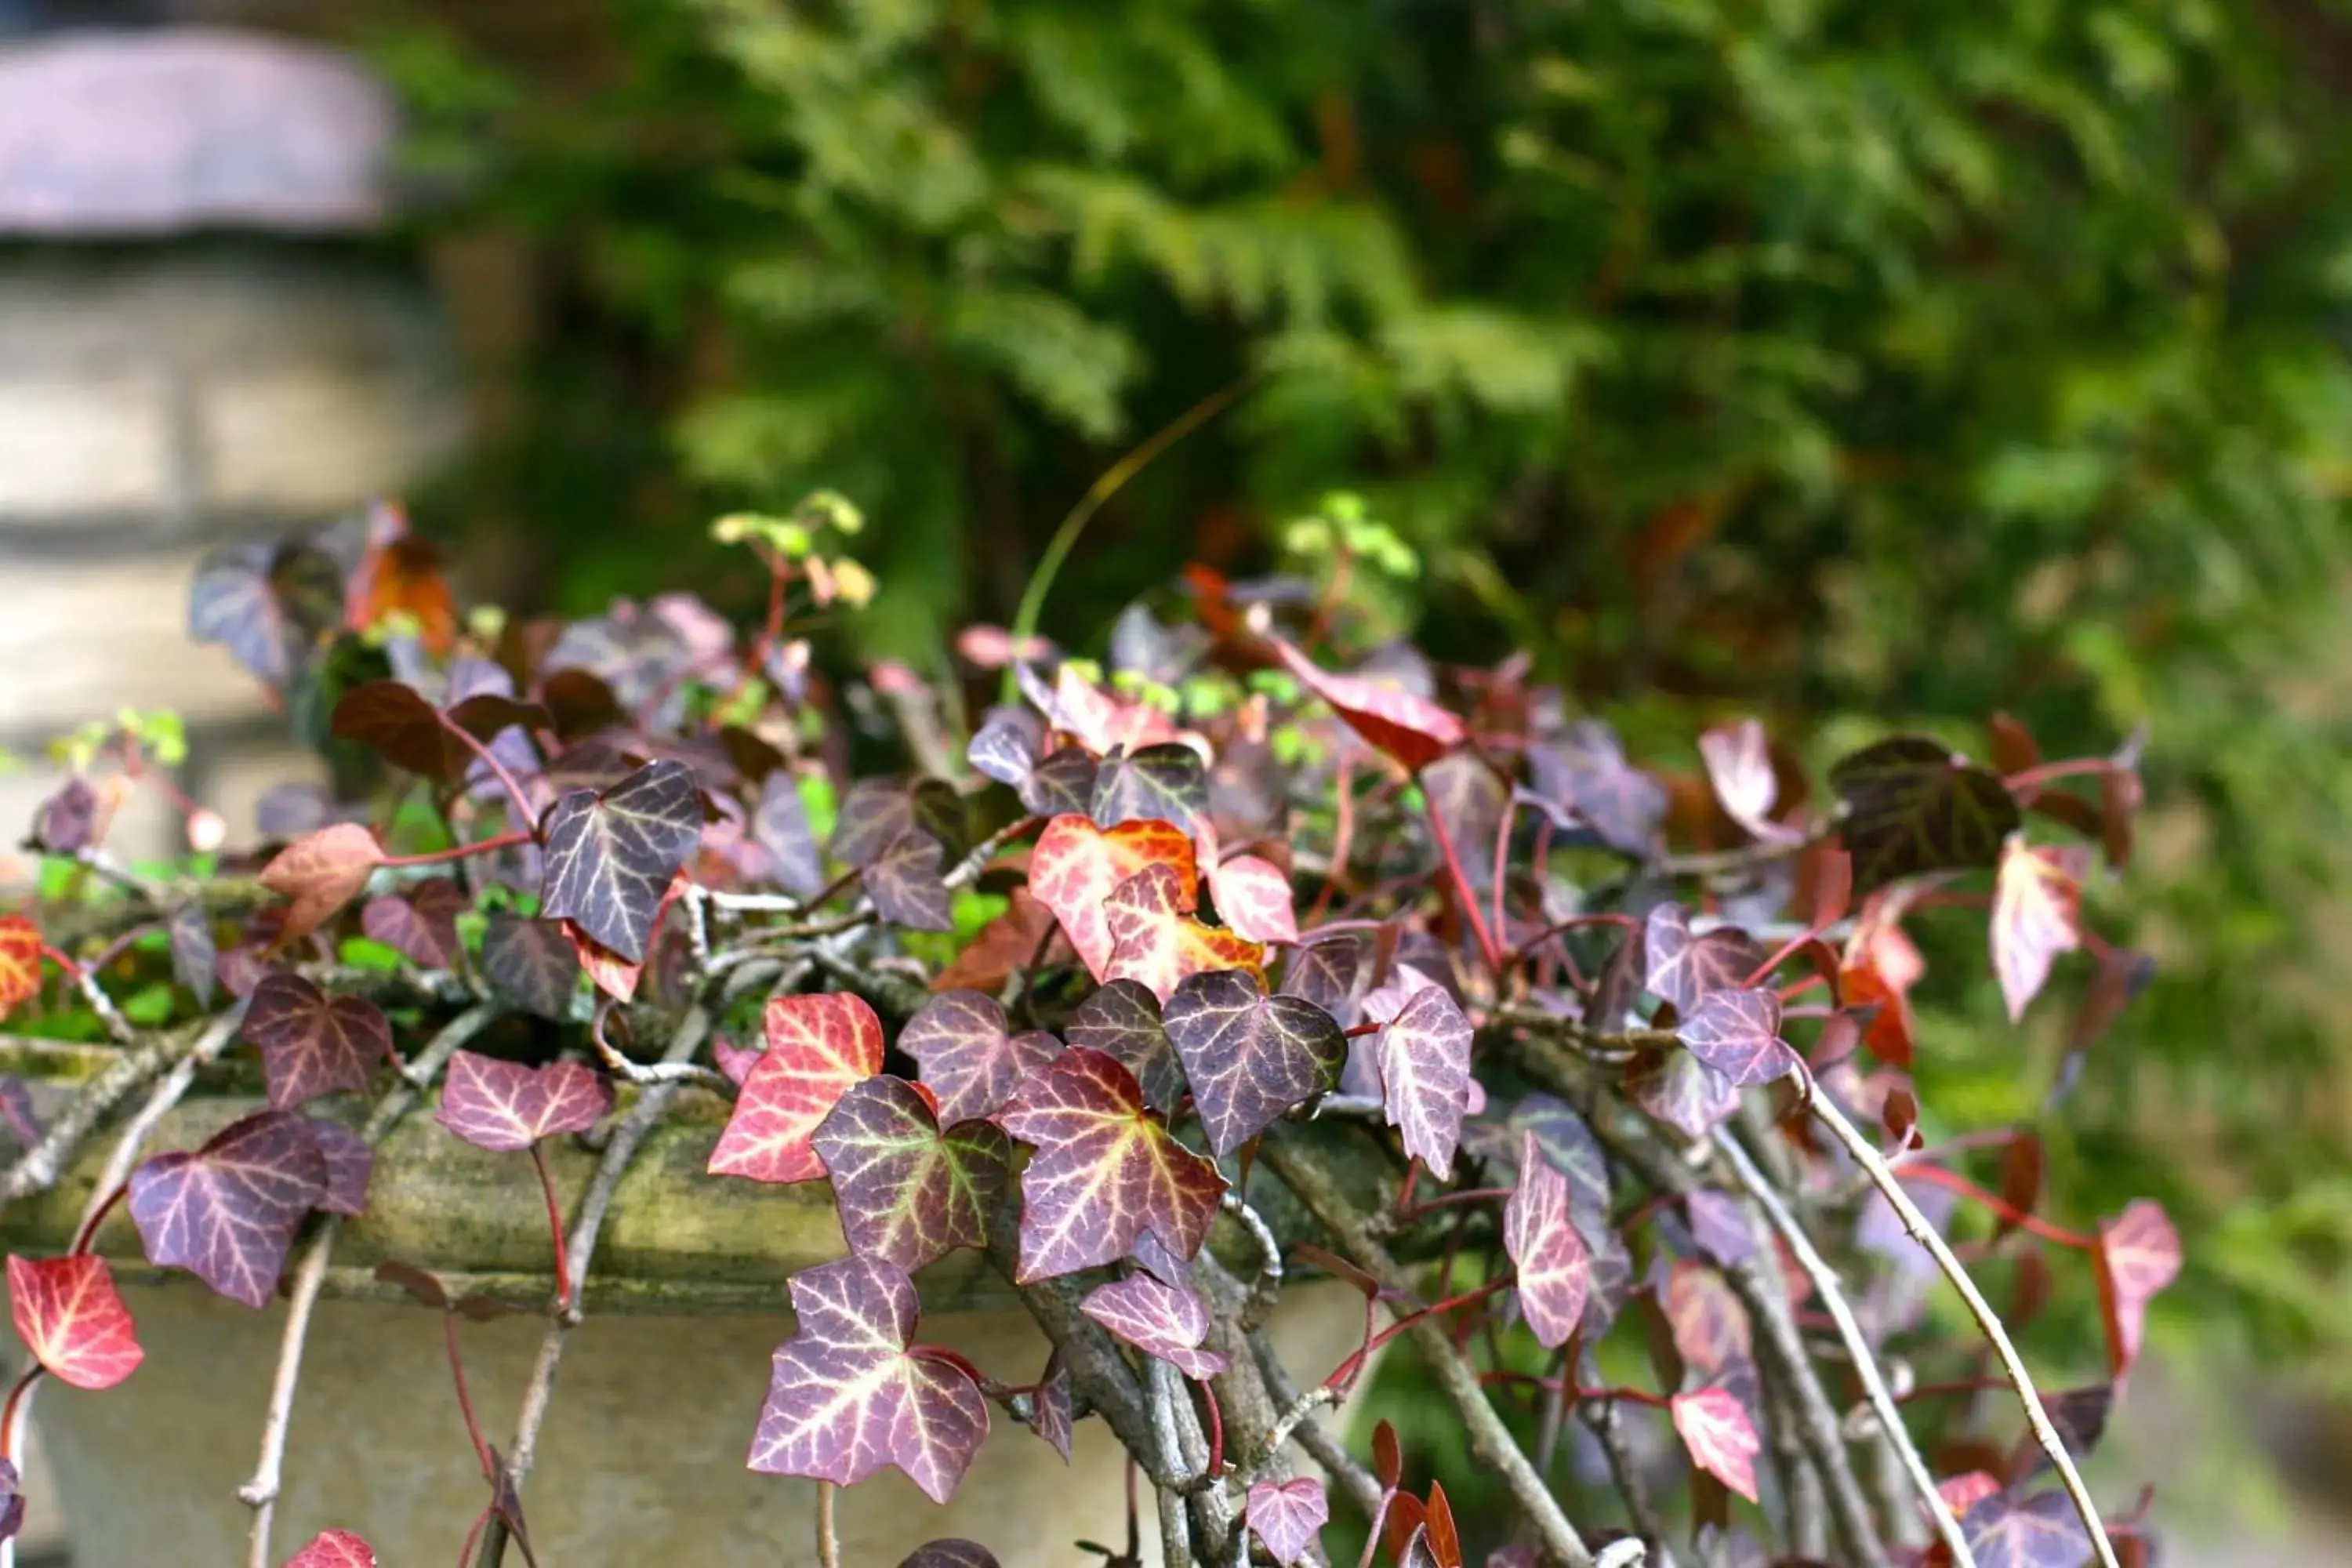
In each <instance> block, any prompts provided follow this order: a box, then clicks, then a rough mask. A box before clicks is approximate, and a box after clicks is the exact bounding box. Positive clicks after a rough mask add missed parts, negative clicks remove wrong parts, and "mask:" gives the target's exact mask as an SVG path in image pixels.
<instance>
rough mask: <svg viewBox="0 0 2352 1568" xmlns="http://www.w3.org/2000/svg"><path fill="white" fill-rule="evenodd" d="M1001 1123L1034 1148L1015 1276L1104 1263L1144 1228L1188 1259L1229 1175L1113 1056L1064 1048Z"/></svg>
mask: <svg viewBox="0 0 2352 1568" xmlns="http://www.w3.org/2000/svg"><path fill="white" fill-rule="evenodd" d="M997 1120H998V1121H999V1122H1000V1123H1001V1124H1002V1125H1003V1128H1004V1130H1005V1131H1008V1132H1010V1133H1012V1134H1013V1136H1014V1137H1015V1138H1018V1139H1020V1140H1021V1141H1022V1142H1025V1143H1027V1144H1029V1145H1030V1146H1031V1147H1032V1148H1034V1150H1035V1151H1036V1152H1035V1153H1034V1155H1033V1156H1032V1157H1031V1158H1030V1161H1029V1165H1028V1168H1027V1169H1026V1170H1024V1172H1023V1173H1022V1175H1021V1194H1022V1199H1023V1205H1022V1213H1021V1260H1020V1267H1019V1270H1018V1273H1019V1283H1021V1284H1024V1285H1026V1284H1031V1283H1034V1281H1036V1280H1039V1279H1052V1278H1053V1277H1055V1275H1060V1274H1072V1273H1076V1271H1077V1270H1079V1269H1081V1268H1097V1267H1098V1266H1100V1265H1102V1264H1105V1263H1108V1262H1110V1261H1111V1260H1113V1259H1114V1258H1119V1257H1122V1256H1124V1255H1125V1254H1126V1253H1127V1251H1128V1250H1129V1248H1130V1247H1133V1246H1134V1245H1135V1243H1136V1239H1137V1238H1138V1237H1140V1236H1141V1235H1142V1234H1143V1233H1144V1232H1145V1231H1146V1230H1150V1231H1152V1232H1155V1233H1157V1234H1158V1236H1159V1237H1160V1240H1161V1241H1163V1242H1165V1243H1167V1245H1168V1246H1169V1247H1170V1248H1171V1249H1172V1250H1173V1251H1175V1252H1176V1253H1178V1254H1179V1255H1181V1256H1182V1257H1185V1258H1190V1257H1192V1255H1193V1254H1195V1253H1197V1252H1199V1251H1200V1250H1201V1242H1202V1238H1204V1237H1206V1236H1207V1235H1208V1233H1209V1223H1210V1221H1212V1220H1213V1219H1214V1218H1215V1217H1216V1214H1217V1203H1218V1200H1219V1199H1220V1198H1221V1197H1222V1196H1223V1194H1224V1190H1225V1181H1224V1178H1223V1176H1221V1175H1219V1174H1218V1173H1217V1168H1216V1166H1215V1165H1213V1164H1212V1163H1210V1162H1208V1161H1207V1160H1204V1159H1202V1157H1201V1156H1200V1155H1198V1154H1195V1153H1193V1152H1192V1151H1191V1150H1190V1149H1187V1148H1185V1147H1184V1146H1183V1145H1182V1144H1181V1143H1179V1142H1176V1140H1175V1138H1174V1136H1173V1135H1171V1133H1170V1132H1169V1131H1168V1127H1167V1124H1166V1123H1165V1122H1163V1121H1160V1119H1159V1118H1158V1117H1156V1116H1154V1115H1152V1114H1151V1112H1150V1110H1147V1109H1146V1107H1145V1106H1144V1103H1143V1093H1142V1090H1141V1089H1138V1088H1137V1087H1136V1082H1135V1075H1134V1074H1132V1073H1130V1072H1129V1071H1128V1070H1127V1069H1126V1068H1123V1067H1121V1066H1119V1064H1118V1062H1116V1061H1113V1060H1112V1059H1111V1058H1109V1057H1107V1056H1105V1055H1103V1053H1102V1052H1100V1051H1095V1050H1087V1049H1086V1048H1084V1047H1072V1048H1071V1049H1069V1050H1066V1051H1064V1052H1063V1053H1062V1054H1061V1055H1060V1056H1058V1057H1055V1058H1054V1059H1053V1060H1052V1061H1050V1062H1047V1063H1046V1064H1045V1066H1044V1067H1041V1068H1038V1069H1037V1070H1036V1071H1034V1072H1033V1073H1031V1074H1030V1075H1029V1076H1028V1078H1026V1079H1024V1080H1023V1082H1022V1085H1021V1088H1020V1089H1019V1090H1018V1091H1017V1092H1016V1093H1015V1094H1014V1095H1013V1100H1012V1102H1011V1103H1010V1104H1008V1105H1007V1106H1006V1107H1005V1108H1004V1110H1002V1111H1001V1112H999V1113H998V1117H997Z"/></svg>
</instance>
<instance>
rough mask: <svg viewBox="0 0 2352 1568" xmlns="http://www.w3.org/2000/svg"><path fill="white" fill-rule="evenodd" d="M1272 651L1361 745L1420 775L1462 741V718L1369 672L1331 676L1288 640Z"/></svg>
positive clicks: (1276, 642) (1279, 642)
mask: <svg viewBox="0 0 2352 1568" xmlns="http://www.w3.org/2000/svg"><path fill="white" fill-rule="evenodd" d="M1273 641H1274V649H1275V652H1276V654H1277V655H1279V656H1280V658H1281V659H1282V662H1283V664H1284V665H1285V666H1286V668H1288V669H1289V671H1290V673H1291V674H1292V675H1294V676H1296V677H1297V679H1298V683H1299V684H1300V685H1301V686H1304V687H1305V688H1307V690H1308V691H1310V692H1313V693H1314V694H1315V695H1316V696H1318V697H1319V698H1321V699H1322V700H1324V702H1325V703H1326V704H1328V706H1329V707H1330V709H1331V711H1333V712H1334V713H1337V714H1338V715H1339V717H1340V718H1341V719H1342V720H1343V721H1346V723H1347V725H1348V727H1349V729H1351V730H1353V731H1355V732H1356V733H1357V734H1359V735H1360V736H1362V737H1363V739H1364V741H1365V743H1366V744H1368V745H1370V746H1371V747H1373V748H1374V749H1375V750H1378V751H1381V752H1386V753H1387V754H1388V755H1389V756H1391V757H1392V758H1394V759H1395V760H1396V761H1397V762H1398V763H1402V765H1403V766H1404V767H1405V768H1406V769H1407V770H1408V771H1410V772H1415V773H1418V772H1419V771H1420V770H1421V769H1423V768H1425V767H1427V766H1428V765H1429V764H1430V763H1433V762H1435V761H1436V760H1437V759H1438V758H1440V757H1442V756H1444V755H1445V753H1446V752H1450V751H1452V750H1453V749H1454V747H1456V746H1458V745H1460V744H1461V743H1462V741H1463V737H1464V734H1465V731H1464V730H1463V728H1462V721H1461V720H1459V719H1457V718H1455V717H1454V715H1453V714H1451V713H1449V712H1447V711H1446V710H1444V709H1443V708H1440V707H1439V706H1438V705H1437V704H1436V703H1434V702H1432V701H1430V700H1429V699H1427V698H1425V697H1416V696H1414V695H1413V694H1412V692H1410V691H1407V690H1405V689H1402V687H1398V686H1393V685H1391V684H1389V683H1388V682H1386V681H1383V680H1381V679H1377V678H1374V677H1370V676H1360V675H1334V674H1332V673H1331V672H1330V671H1328V670H1327V669H1323V668H1319V667H1318V666H1317V665H1316V664H1315V662H1314V661H1313V660H1311V659H1309V658H1307V656H1306V655H1305V654H1303V653H1301V652H1299V651H1298V650H1297V648H1295V647H1291V646H1290V644H1288V643H1286V642H1284V641H1282V640H1281V639H1280V638H1275V639H1273Z"/></svg>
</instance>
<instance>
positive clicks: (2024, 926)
mask: <svg viewBox="0 0 2352 1568" xmlns="http://www.w3.org/2000/svg"><path fill="white" fill-rule="evenodd" d="M2082 858H2083V857H2081V856H2080V855H2079V854H2078V855H2072V856H2070V855H2067V854H2066V853H2064V852H2063V851H2062V850H2059V849H2056V848H2036V847H2033V846H2032V845H2029V844H2027V843H2026V842H2025V840H2024V839H2022V838H2011V840H2010V841H2009V842H2008V844H2007V845H2006V846H2004V847H2003V848H2002V849H2001V853H2000V872H1999V874H1998V875H1997V876H1996V877H1995V878H1994V879H1993V890H1992V929H1991V946H1992V971H1993V973H1994V974H1995V975H1997V976H1999V977H2000V996H2001V1000H2002V1001H2003V1002H2004V1003H2006V1004H2007V1005H2008V1007H2009V1017H2010V1022H2011V1023H2015V1022H2017V1020H2019V1019H2020V1018H2022V1017H2024V1016H2025V1007H2026V1004H2027V1003H2029V1002H2031V1001H2032V1000H2033V997H2034V994H2035V993H2036V992H2038V991H2040V990H2041V989H2042V982H2044V981H2046V980H2048V979H2049V978H2050V965H2051V964H2052V963H2053V962H2055V961H2056V959H2057V957H2058V955H2059V954H2060V953H2062V952H2074V950H2075V949H2076V948H2078V947H2080V946H2082V944H2083V928H2082V912H2083V884H2082V874H2081V866H2080V861H2081V860H2082Z"/></svg>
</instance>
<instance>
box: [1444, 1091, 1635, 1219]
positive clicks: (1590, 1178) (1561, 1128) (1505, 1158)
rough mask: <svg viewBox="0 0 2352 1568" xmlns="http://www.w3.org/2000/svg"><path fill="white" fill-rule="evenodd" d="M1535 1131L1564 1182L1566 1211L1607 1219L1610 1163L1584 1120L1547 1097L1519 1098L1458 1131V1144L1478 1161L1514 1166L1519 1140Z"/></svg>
mask: <svg viewBox="0 0 2352 1568" xmlns="http://www.w3.org/2000/svg"><path fill="white" fill-rule="evenodd" d="M1529 1132H1531V1133H1533V1134H1534V1135H1535V1140H1536V1143H1537V1146H1538V1147H1539V1148H1540V1149H1542V1150H1543V1153H1544V1158H1545V1159H1547V1160H1549V1161H1550V1162H1551V1164H1552V1168H1553V1169H1554V1170H1556V1171H1558V1172H1559V1173H1561V1174H1562V1175H1564V1176H1566V1177H1567V1178H1568V1200H1569V1208H1570V1212H1571V1213H1573V1214H1574V1215H1576V1216H1577V1218H1578V1219H1579V1220H1580V1221H1581V1220H1583V1219H1585V1218H1586V1217H1588V1216H1593V1215H1597V1216H1600V1217H1601V1218H1603V1219H1605V1218H1606V1217H1607V1215H1608V1214H1609V1207H1610V1202H1611V1199H1610V1186H1609V1160H1608V1156H1607V1155H1605V1154H1603V1153H1602V1152H1601V1141H1600V1140H1599V1139H1597V1138H1595V1137H1594V1136H1593V1135H1592V1129H1591V1128H1590V1127H1588V1126H1586V1125H1585V1121H1584V1118H1582V1117H1581V1116H1579V1115H1578V1114H1577V1113H1576V1112H1575V1111H1574V1110H1571V1109H1570V1107H1569V1106H1568V1104H1567V1103H1566V1102H1565V1101H1562V1100H1557V1099H1555V1098H1553V1097H1552V1096H1550V1095H1549V1094H1540V1093H1538V1094H1528V1095H1523V1096H1521V1097H1520V1099H1519V1100H1518V1102H1517V1104H1515V1105H1513V1106H1512V1107H1511V1109H1510V1110H1509V1111H1508V1113H1507V1114H1506V1115H1504V1116H1502V1117H1499V1118H1496V1117H1481V1118H1479V1119H1478V1120H1477V1121H1475V1122H1472V1123H1469V1124H1466V1125H1465V1127H1464V1128H1463V1130H1462V1145H1463V1147H1464V1148H1465V1149H1468V1150H1470V1151H1471V1152H1473V1153H1475V1154H1476V1155H1478V1156H1479V1157H1480V1158H1481V1159H1486V1160H1492V1161H1496V1162H1498V1163H1501V1164H1503V1165H1506V1166H1509V1167H1511V1168H1512V1169H1517V1161H1518V1157H1519V1138H1520V1134H1522V1133H1529Z"/></svg>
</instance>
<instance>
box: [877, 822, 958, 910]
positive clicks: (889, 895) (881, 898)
mask: <svg viewBox="0 0 2352 1568" xmlns="http://www.w3.org/2000/svg"><path fill="white" fill-rule="evenodd" d="M944 854H945V851H944V850H942V849H941V848H940V841H939V840H938V839H936V838H934V837H931V836H930V835H929V834H928V833H925V832H923V831H922V830H921V829H920V828H915V827H910V828H908V829H907V830H906V831H905V832H904V833H901V834H899V835H898V837H896V838H893V839H892V840H890V842H889V843H888V844H887V845H885V846H884V847H883V849H882V852H881V853H880V854H879V855H877V856H875V857H874V858H873V859H871V860H869V861H867V862H866V897H867V898H869V899H872V900H874V912H875V913H876V914H877V915H879V916H881V917H882V920H883V921H884V923H886V924H888V925H894V926H900V927H903V928H905V929H906V930H908V931H953V930H955V917H954V915H953V914H951V913H950V910H949V905H948V887H947V882H946V880H945V879H944V878H943V877H942V875H941V873H940V858H941V857H942V856H943V855H944Z"/></svg>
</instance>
